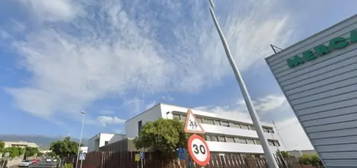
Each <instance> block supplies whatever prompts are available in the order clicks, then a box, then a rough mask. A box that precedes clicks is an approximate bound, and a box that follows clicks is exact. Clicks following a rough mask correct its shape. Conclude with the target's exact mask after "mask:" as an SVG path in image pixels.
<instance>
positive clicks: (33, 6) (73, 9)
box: [18, 0, 80, 21]
mask: <svg viewBox="0 0 357 168" xmlns="http://www.w3.org/2000/svg"><path fill="white" fill-rule="evenodd" d="M18 1H19V2H21V3H23V4H24V5H25V6H26V7H27V8H29V9H30V10H31V12H32V13H34V14H35V15H36V17H37V18H38V19H41V20H44V21H69V20H71V19H73V18H75V17H76V15H77V14H78V13H79V11H80V9H79V7H78V6H77V5H76V4H75V1H72V0H18Z"/></svg>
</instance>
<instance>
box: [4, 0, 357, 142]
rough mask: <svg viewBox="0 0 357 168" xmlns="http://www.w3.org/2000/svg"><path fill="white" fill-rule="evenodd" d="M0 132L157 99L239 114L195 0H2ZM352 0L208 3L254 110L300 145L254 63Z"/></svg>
mask: <svg viewBox="0 0 357 168" xmlns="http://www.w3.org/2000/svg"><path fill="white" fill-rule="evenodd" d="M0 11H1V12H0V107H1V113H2V116H3V117H1V118H0V123H1V126H0V134H38V135H49V136H68V135H69V136H74V137H78V134H79V128H80V115H79V112H80V111H81V110H85V111H86V112H87V113H88V116H87V123H86V129H85V133H84V135H85V137H90V136H93V135H94V134H96V133H98V132H123V123H124V121H125V120H126V119H128V118H130V117H131V116H134V115H136V114H138V113H140V112H142V111H144V110H145V109H146V108H148V107H150V106H152V105H154V104H157V103H159V102H163V103H168V104H176V105H180V106H185V107H194V108H198V109H203V110H207V111H212V112H216V113H220V114H225V115H236V116H239V117H246V116H247V113H246V110H245V106H244V104H243V103H242V98H241V95H240V92H239V88H238V86H237V84H236V81H235V79H234V76H233V73H232V71H231V69H230V68H229V66H228V63H227V60H226V58H225V55H224V51H223V48H222V45H221V43H220V41H219V38H218V35H217V32H216V30H215V29H214V27H213V23H212V21H211V18H210V16H209V11H208V3H207V1H205V0H194V1H182V0H160V1H159V0H157V1H139V0H132V1H121V0H103V1H96V0H77V1H72V0H56V1H49V0H2V1H1V2H0ZM356 11H357V5H356V2H355V1H354V0H345V1H343V3H341V2H339V1H333V0H317V1H284V0H262V1H253V0H249V1H246V0H226V1H217V2H216V13H217V15H218V19H219V21H220V22H221V24H222V27H223V31H224V33H225V35H226V36H227V39H228V41H229V43H230V47H231V50H232V53H233V55H234V56H235V59H236V60H237V62H238V64H239V66H240V68H241V70H242V72H243V75H244V78H245V80H246V82H247V85H248V89H249V91H250V93H251V95H252V97H253V99H254V101H255V104H256V107H257V111H258V113H259V115H260V117H261V119H262V120H264V121H272V120H274V121H275V122H276V123H277V127H278V130H280V132H281V134H282V136H284V137H287V138H284V141H286V142H285V143H286V144H287V145H288V148H311V145H310V144H309V142H308V140H307V139H306V136H305V135H304V133H303V131H302V129H301V127H300V126H299V125H298V123H297V121H296V118H295V116H294V114H293V112H292V111H291V109H290V107H289V105H288V104H287V102H286V101H285V98H284V96H283V95H282V93H281V91H280V89H279V87H278V85H277V83H276V82H275V80H274V78H273V76H272V74H271V72H270V71H269V69H268V67H267V65H266V64H265V62H264V58H265V57H267V56H269V55H271V54H272V51H271V49H270V48H269V44H271V43H273V44H275V45H277V46H279V47H281V48H285V47H287V46H289V45H291V44H294V43H295V42H297V41H299V40H303V39H304V38H306V37H308V36H310V35H312V34H314V33H317V32H319V31H321V30H323V29H325V28H327V27H329V26H332V25H333V24H335V23H337V22H339V21H342V20H343V19H345V18H348V17H350V16H352V15H354V14H356Z"/></svg>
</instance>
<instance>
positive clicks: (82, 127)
mask: <svg viewBox="0 0 357 168" xmlns="http://www.w3.org/2000/svg"><path fill="white" fill-rule="evenodd" d="M81 115H82V125H81V133H80V135H79V144H78V149H77V160H76V167H77V168H78V160H79V152H80V147H81V144H82V137H83V129H84V120H85V115H86V112H84V111H81Z"/></svg>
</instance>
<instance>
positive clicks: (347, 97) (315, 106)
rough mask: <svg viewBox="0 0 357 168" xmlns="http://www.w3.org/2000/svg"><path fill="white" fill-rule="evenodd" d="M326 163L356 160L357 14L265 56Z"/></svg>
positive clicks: (342, 164)
mask: <svg viewBox="0 0 357 168" xmlns="http://www.w3.org/2000/svg"><path fill="white" fill-rule="evenodd" d="M266 61H267V63H268V65H269V67H270V69H271V71H272V72H273V74H274V76H275V78H276V80H277V81H278V83H279V85H280V87H281V89H282V91H283V92H284V94H285V96H286V98H287V100H288V101H289V103H290V105H291V107H292V109H293V110H294V112H295V114H296V116H297V118H298V119H299V121H300V123H301V125H302V126H303V128H304V130H305V132H306V134H307V136H308V137H309V139H310V141H311V143H312V145H313V146H314V148H315V150H316V151H317V153H318V154H319V156H320V158H321V159H322V161H323V163H324V165H325V166H326V167H329V168H334V167H336V168H337V167H356V166H357V143H356V142H357V15H355V16H352V17H351V18H348V19H347V20H344V21H342V22H340V23H338V24H336V25H334V26H332V27H330V28H328V29H326V30H323V31H321V32H319V33H317V34H315V35H313V36H311V37H309V38H307V39H305V40H303V41H301V42H298V43H297V44H294V45H292V46H290V47H288V48H286V49H284V50H282V51H280V52H278V53H276V54H274V55H272V56H270V57H268V58H267V59H266Z"/></svg>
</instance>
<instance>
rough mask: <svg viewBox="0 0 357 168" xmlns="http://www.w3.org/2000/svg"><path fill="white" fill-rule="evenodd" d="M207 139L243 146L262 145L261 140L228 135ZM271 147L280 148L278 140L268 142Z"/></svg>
mask: <svg viewBox="0 0 357 168" xmlns="http://www.w3.org/2000/svg"><path fill="white" fill-rule="evenodd" d="M205 139H206V140H207V141H215V142H231V143H241V144H257V145H260V141H259V139H254V138H248V137H238V136H227V135H206V136H205ZM268 143H269V145H270V146H280V144H279V141H277V140H270V139H269V140H268Z"/></svg>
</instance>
